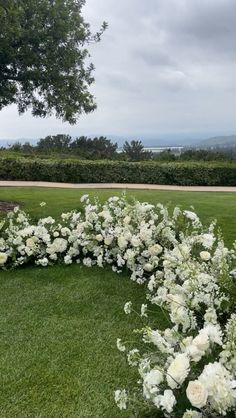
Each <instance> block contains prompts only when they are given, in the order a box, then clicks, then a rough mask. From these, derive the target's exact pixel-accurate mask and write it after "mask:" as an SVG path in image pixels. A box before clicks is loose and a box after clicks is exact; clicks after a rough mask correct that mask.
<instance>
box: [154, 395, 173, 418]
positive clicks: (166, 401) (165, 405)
mask: <svg viewBox="0 0 236 418" xmlns="http://www.w3.org/2000/svg"><path fill="white" fill-rule="evenodd" d="M154 404H155V405H156V406H159V407H161V408H162V409H163V410H164V411H166V412H168V414H170V413H171V412H172V411H173V408H174V406H175V404H176V399H175V396H174V394H173V392H172V390H170V389H166V390H165V391H164V394H163V395H159V396H157V397H156V402H155V398H154Z"/></svg>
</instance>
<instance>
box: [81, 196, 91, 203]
mask: <svg viewBox="0 0 236 418" xmlns="http://www.w3.org/2000/svg"><path fill="white" fill-rule="evenodd" d="M88 198H89V195H88V194H84V195H83V196H81V198H80V201H81V203H84V202H86V201H87V200H88Z"/></svg>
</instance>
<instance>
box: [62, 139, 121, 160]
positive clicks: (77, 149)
mask: <svg viewBox="0 0 236 418" xmlns="http://www.w3.org/2000/svg"><path fill="white" fill-rule="evenodd" d="M70 148H71V151H72V152H73V153H74V154H77V155H79V156H81V157H83V158H88V159H104V158H108V159H111V158H115V155H116V150H117V144H113V143H112V142H111V141H110V139H107V138H106V137H104V136H100V137H99V138H97V137H96V138H93V139H91V138H87V137H86V136H81V137H79V138H76V139H75V140H74V141H73V142H72V143H71V144H70Z"/></svg>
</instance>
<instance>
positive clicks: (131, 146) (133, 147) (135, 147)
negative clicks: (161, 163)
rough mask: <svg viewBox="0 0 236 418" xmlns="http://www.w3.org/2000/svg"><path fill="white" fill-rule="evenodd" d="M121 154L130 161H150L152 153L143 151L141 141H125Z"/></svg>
mask: <svg viewBox="0 0 236 418" xmlns="http://www.w3.org/2000/svg"><path fill="white" fill-rule="evenodd" d="M123 154H124V156H125V157H126V158H127V159H128V160H130V161H143V160H150V159H151V158H152V153H151V152H150V151H145V150H144V147H143V144H142V142H141V141H131V142H130V143H129V142H127V141H125V143H124V145H123Z"/></svg>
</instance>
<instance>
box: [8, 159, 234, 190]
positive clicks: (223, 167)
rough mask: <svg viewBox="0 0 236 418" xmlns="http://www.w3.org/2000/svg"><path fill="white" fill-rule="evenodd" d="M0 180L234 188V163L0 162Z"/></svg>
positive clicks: (34, 160)
mask: <svg viewBox="0 0 236 418" xmlns="http://www.w3.org/2000/svg"><path fill="white" fill-rule="evenodd" d="M0 179H1V180H29V181H30V180H31V181H54V182H71V183H147V184H169V185H186V186H187V185H192V186H236V163H225V162H224V163H221V162H218V163H216V162H215V163H209V162H203V163H192V162H187V163H186V162H184V163H176V162H172V163H157V162H140V163H131V162H118V161H117V162H115V161H86V160H84V161H75V160H41V159H32V160H29V159H24V158H19V159H14V158H0Z"/></svg>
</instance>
